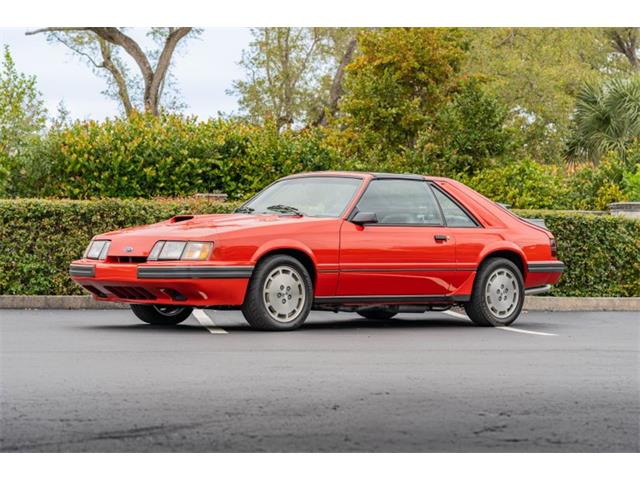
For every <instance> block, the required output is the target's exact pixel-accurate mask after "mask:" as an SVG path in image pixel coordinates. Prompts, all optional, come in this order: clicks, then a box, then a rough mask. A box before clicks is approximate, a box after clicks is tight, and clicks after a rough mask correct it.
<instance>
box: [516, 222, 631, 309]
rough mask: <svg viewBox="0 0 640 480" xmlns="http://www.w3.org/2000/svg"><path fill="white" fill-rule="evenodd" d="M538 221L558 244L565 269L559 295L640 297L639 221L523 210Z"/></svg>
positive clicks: (557, 292) (555, 293) (557, 293)
mask: <svg viewBox="0 0 640 480" xmlns="http://www.w3.org/2000/svg"><path fill="white" fill-rule="evenodd" d="M516 213H517V214H518V215H520V216H522V217H525V218H542V219H544V221H545V224H546V226H547V228H548V229H549V230H551V232H553V235H554V236H555V237H556V239H557V241H558V257H559V258H560V259H561V260H562V261H563V262H564V263H565V265H566V270H565V272H564V274H563V275H562V278H561V279H560V283H559V284H558V285H557V286H556V287H555V288H554V289H553V290H552V292H553V295H557V296H594V297H601V296H602V297H606V296H613V297H617V296H620V297H637V296H640V220H634V219H630V218H624V217H619V216H610V215H590V214H577V213H570V212H558V211H545V210H521V211H516Z"/></svg>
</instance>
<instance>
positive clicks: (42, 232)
mask: <svg viewBox="0 0 640 480" xmlns="http://www.w3.org/2000/svg"><path fill="white" fill-rule="evenodd" d="M236 206H237V204H234V203H210V202H203V201H200V202H197V201H193V200H96V201H85V200H0V295H54V294H58V295H62V294H78V293H80V292H81V290H80V289H79V288H77V287H76V286H75V285H74V283H73V282H72V281H71V280H70V279H69V277H68V274H67V269H68V265H69V262H70V261H71V260H73V259H76V258H79V257H80V256H81V255H82V252H83V251H84V249H85V247H86V246H87V243H88V242H89V240H90V239H91V237H92V236H93V235H95V234H97V233H100V232H105V231H109V230H114V229H118V228H123V227H128V226H132V225H140V224H146V223H153V222H158V221H161V220H164V219H167V218H170V217H171V216H173V215H176V214H180V213H223V212H229V211H231V210H233V208H235V207H236ZM517 213H519V214H521V215H523V216H526V217H536V218H544V220H545V221H546V223H547V226H548V227H549V228H550V229H551V231H552V232H553V233H554V234H555V236H556V238H557V239H558V244H559V256H560V258H561V259H562V260H563V261H564V262H565V263H566V265H567V271H566V272H565V274H564V276H563V278H562V281H561V283H560V284H559V285H558V288H556V289H555V290H554V294H555V295H577V296H640V221H634V220H629V219H622V218H619V217H611V216H595V215H582V214H570V213H562V212H556V211H545V210H543V211H519V212H517Z"/></svg>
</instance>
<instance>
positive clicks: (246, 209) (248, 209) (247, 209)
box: [235, 207, 254, 213]
mask: <svg viewBox="0 0 640 480" xmlns="http://www.w3.org/2000/svg"><path fill="white" fill-rule="evenodd" d="M253 211H254V209H253V208H251V207H240V208H236V212H235V213H253Z"/></svg>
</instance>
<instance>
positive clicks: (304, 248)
mask: <svg viewBox="0 0 640 480" xmlns="http://www.w3.org/2000/svg"><path fill="white" fill-rule="evenodd" d="M276 250H298V251H300V252H303V253H305V254H306V255H307V256H308V257H309V258H310V259H311V261H312V262H313V264H314V265H316V266H317V265H318V260H317V258H316V255H315V254H314V253H313V250H311V249H310V248H309V246H308V245H306V244H304V243H302V242H301V241H299V240H293V239H290V238H282V239H280V238H279V239H275V240H270V241H268V242H265V243H263V244H262V245H260V247H259V248H258V249H257V250H256V251H255V252H253V256H252V257H251V263H253V264H256V263H258V261H259V260H260V259H261V258H262V257H264V256H265V255H267V254H268V253H270V252H273V251H276Z"/></svg>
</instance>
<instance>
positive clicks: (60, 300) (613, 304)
mask: <svg viewBox="0 0 640 480" xmlns="http://www.w3.org/2000/svg"><path fill="white" fill-rule="evenodd" d="M122 308H127V305H126V304H124V303H114V302H98V301H96V300H93V298H91V297H90V296H85V295H0V309H52V310H56V309H57V310H113V309H122ZM523 308H524V310H527V311H530V312H544V311H546V312H593V311H609V312H640V297H535V296H528V297H525V301H524V307H523Z"/></svg>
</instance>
